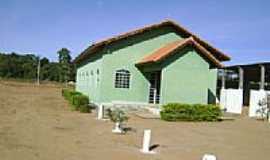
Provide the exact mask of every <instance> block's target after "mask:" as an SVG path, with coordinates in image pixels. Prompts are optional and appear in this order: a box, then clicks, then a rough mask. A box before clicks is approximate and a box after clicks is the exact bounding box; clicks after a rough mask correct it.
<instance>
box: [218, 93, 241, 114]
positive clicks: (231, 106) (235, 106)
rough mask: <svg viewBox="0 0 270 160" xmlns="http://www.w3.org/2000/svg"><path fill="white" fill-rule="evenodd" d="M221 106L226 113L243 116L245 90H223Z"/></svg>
mask: <svg viewBox="0 0 270 160" xmlns="http://www.w3.org/2000/svg"><path fill="white" fill-rule="evenodd" d="M220 106H221V108H222V109H225V110H226V112H229V113H235V114H241V113H242V107H243V89H221V94H220Z"/></svg>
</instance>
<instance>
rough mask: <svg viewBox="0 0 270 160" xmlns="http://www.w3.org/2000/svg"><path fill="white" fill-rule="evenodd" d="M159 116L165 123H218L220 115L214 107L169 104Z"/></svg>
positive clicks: (218, 110)
mask: <svg viewBox="0 0 270 160" xmlns="http://www.w3.org/2000/svg"><path fill="white" fill-rule="evenodd" d="M160 115H161V119H163V120H165V121H218V120H219V119H220V117H221V115H222V113H221V109H220V108H219V107H218V106H215V105H203V104H194V105H191V104H180V103H169V104H167V105H164V106H163V109H162V111H161V112H160Z"/></svg>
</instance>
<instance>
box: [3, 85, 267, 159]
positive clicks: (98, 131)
mask: <svg viewBox="0 0 270 160" xmlns="http://www.w3.org/2000/svg"><path fill="white" fill-rule="evenodd" d="M112 125H113V124H112V123H111V122H108V121H97V120H96V119H95V114H94V113H92V114H81V113H77V112H71V111H70V110H69V107H68V104H67V103H66V102H65V100H64V99H63V98H62V97H61V89H60V88H58V87H53V86H40V87H37V86H34V85H32V84H27V83H16V82H0V159H1V160H2V159H3V160H90V159H97V160H105V159H117V160H137V159H140V160H147V159H151V160H153V159H154V160H174V159H175V160H179V159H182V160H198V159H200V158H201V157H202V155H203V154H204V153H214V154H216V155H217V156H218V158H219V159H224V160H249V159H250V160H253V159H260V160H264V159H265V160H268V159H269V157H270V152H269V151H270V138H269V136H270V124H268V123H265V122H260V121H256V120H251V119H248V118H240V119H237V120H236V121H230V122H229V121H228V122H221V123H168V122H163V121H160V120H145V119H140V118H137V117H134V116H131V118H130V120H129V122H128V125H129V126H131V127H133V128H135V130H136V131H132V132H129V133H128V134H127V135H114V134H112V133H111V128H112ZM145 128H150V129H152V132H153V137H152V138H153V143H155V144H159V145H160V146H159V147H158V148H157V149H156V151H157V154H156V155H143V154H141V153H140V152H139V148H140V147H141V139H142V132H143V129H145Z"/></svg>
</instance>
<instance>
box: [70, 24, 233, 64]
mask: <svg viewBox="0 0 270 160" xmlns="http://www.w3.org/2000/svg"><path fill="white" fill-rule="evenodd" d="M164 26H171V27H173V28H174V29H175V30H176V31H177V32H178V33H179V34H182V35H184V38H188V37H193V38H194V39H195V40H196V41H197V42H198V43H199V44H200V45H201V46H202V47H204V48H205V49H206V50H208V51H209V52H211V54H212V55H213V56H214V57H215V58H216V59H218V60H220V61H228V60H230V57H229V56H227V55H226V54H224V53H222V52H221V51H220V50H218V49H217V48H214V47H213V46H211V45H210V44H208V43H207V42H206V41H204V40H202V39H200V38H199V37H197V36H196V35H194V34H193V33H191V32H189V31H188V30H187V29H185V28H184V27H182V26H180V25H178V24H177V23H175V22H174V21H171V20H165V21H163V22H161V23H158V24H153V25H149V26H146V27H143V28H140V29H137V30H134V31H130V32H127V33H124V34H121V35H118V36H115V37H112V38H109V39H106V40H103V41H99V42H97V43H94V44H92V45H91V46H89V47H88V48H87V49H85V50H84V51H83V52H82V53H81V54H80V55H79V56H78V57H76V58H75V60H74V63H80V62H81V61H83V60H85V59H87V58H89V57H90V56H91V55H93V54H95V53H97V52H98V51H100V50H102V49H103V48H104V47H105V46H107V45H109V44H111V43H113V42H117V41H119V40H123V39H126V38H129V37H131V36H135V35H139V34H143V33H144V32H146V31H149V30H153V29H157V28H160V27H164Z"/></svg>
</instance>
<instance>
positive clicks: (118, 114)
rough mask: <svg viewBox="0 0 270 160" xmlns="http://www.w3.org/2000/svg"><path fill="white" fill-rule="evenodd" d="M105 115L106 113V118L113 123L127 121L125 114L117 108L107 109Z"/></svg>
mask: <svg viewBox="0 0 270 160" xmlns="http://www.w3.org/2000/svg"><path fill="white" fill-rule="evenodd" d="M107 113H108V116H109V118H110V120H111V121H113V122H120V123H122V122H125V121H127V120H128V116H127V115H126V113H125V112H124V111H123V110H121V109H119V108H116V109H113V110H112V109H110V108H109V109H107Z"/></svg>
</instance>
